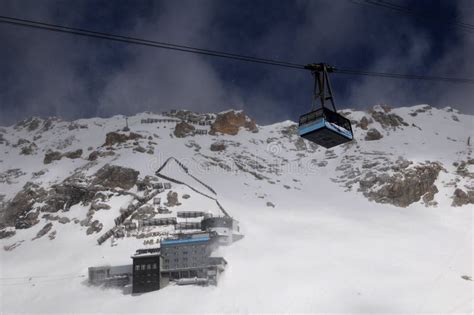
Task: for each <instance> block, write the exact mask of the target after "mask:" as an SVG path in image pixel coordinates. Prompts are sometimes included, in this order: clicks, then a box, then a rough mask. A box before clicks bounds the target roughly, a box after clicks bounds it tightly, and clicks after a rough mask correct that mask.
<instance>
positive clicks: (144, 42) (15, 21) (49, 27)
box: [0, 15, 474, 84]
mask: <svg viewBox="0 0 474 315" xmlns="http://www.w3.org/2000/svg"><path fill="white" fill-rule="evenodd" d="M0 23H6V24H12V25H17V26H23V27H29V28H35V29H41V30H46V31H52V32H58V33H68V34H74V35H79V36H84V37H92V38H100V39H106V40H110V41H115V42H122V43H128V44H135V45H141V46H147V47H154V48H162V49H169V50H175V51H181V52H188V53H194V54H200V55H207V56H212V57H220V58H227V59H234V60H239V61H245V62H253V63H260V64H266V65H272V66H279V67H285V68H292V69H298V70H307V68H306V65H304V64H297V63H291V62H286V61H280V60H273V59H268V58H259V57H253V56H247V55H240V54H235V53H228V52H222V51H217V50H210V49H202V48H196V47H191V46H185V45H177V44H172V43H167V42H160V41H154V40H148V39H141V38H136V37H130V36H123V35H115V34H110V33H104V32H97V31H91V30H86V29H80V28H73V27H67V26H62V25H57V24H50V23H44V22H38V21H32V20H26V19H19V18H14V17H8V16H2V15H0ZM333 72H334V73H337V74H345V75H364V76H373V77H383V78H391V79H406V80H425V81H440V82H448V83H455V84H474V79H468V78H453V77H438V76H421V75H410V74H399V73H385V72H371V71H363V70H354V69H344V68H341V69H338V68H334V71H333Z"/></svg>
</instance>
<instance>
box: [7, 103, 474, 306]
mask: <svg viewBox="0 0 474 315" xmlns="http://www.w3.org/2000/svg"><path fill="white" fill-rule="evenodd" d="M344 115H345V116H347V117H348V118H350V119H351V120H352V121H353V128H354V134H355V138H356V141H353V142H351V143H348V144H345V145H342V146H339V147H335V148H334V149H332V150H326V149H324V148H322V147H318V146H316V145H314V144H312V143H309V142H307V141H305V140H303V139H301V138H299V137H298V136H297V132H296V131H297V129H296V125H295V124H294V123H293V122H291V121H285V122H281V123H277V124H273V125H268V126H256V125H255V124H254V122H253V121H252V120H251V119H249V118H248V117H246V116H245V114H244V113H242V112H234V111H229V112H225V113H221V114H217V115H215V114H205V115H197V114H193V113H189V112H185V111H178V112H173V113H170V114H166V115H161V114H152V113H142V114H138V115H135V116H132V117H128V126H129V129H130V130H128V131H123V128H124V127H125V123H126V122H125V117H123V116H114V117H111V118H108V119H101V118H93V119H81V120H77V121H74V122H67V121H61V120H59V119H47V120H44V119H39V118H32V119H29V120H25V121H23V122H20V123H18V124H17V125H15V126H11V127H3V128H1V129H0V202H1V205H0V237H1V239H0V243H1V245H2V249H1V254H0V255H1V256H0V258H1V267H0V278H1V279H0V297H1V310H2V311H4V312H46V313H51V312H158V311H160V312H192V313H195V312H200V313H203V312H206V313H209V312H351V313H354V312H361V313H368V312H472V310H473V307H472V299H473V293H472V292H473V291H472V290H473V282H472V281H470V280H466V279H469V278H470V277H472V276H473V275H472V273H473V272H472V265H473V261H472V251H473V242H472V227H473V211H474V207H473V203H474V184H473V177H474V159H473V156H472V147H473V145H474V143H473V141H474V137H473V136H474V135H473V129H474V128H473V126H474V121H473V116H469V115H463V114H461V113H458V112H456V111H455V110H452V109H450V108H445V109H435V108H431V107H429V106H426V105H418V106H414V107H406V108H397V109H390V108H388V107H385V106H376V107H374V108H372V109H371V110H369V111H367V112H361V111H353V110H345V111H344ZM183 119H184V120H187V121H189V123H183V122H182V120H183ZM170 157H174V158H175V159H176V160H174V159H173V160H170V162H169V164H168V165H167V166H166V167H165V168H163V170H162V172H161V174H163V175H165V176H167V177H169V178H173V179H175V180H177V181H178V182H179V183H183V184H179V183H175V182H172V183H171V187H168V188H164V190H161V189H160V190H159V193H158V194H156V193H157V192H158V191H157V190H156V188H157V187H158V183H163V182H167V181H166V180H164V179H163V178H157V177H156V176H155V172H156V170H157V169H158V168H159V167H160V166H161V165H162V164H163V163H164V162H165V161H166V160H167V159H168V158H170ZM180 164H181V165H182V166H184V167H185V169H183V167H181V166H180ZM190 175H192V176H190ZM174 193H177V194H174ZM155 194H156V195H155ZM155 198H161V203H162V205H163V206H164V204H165V203H166V207H167V208H168V210H169V211H170V213H168V214H162V213H156V211H155V210H156V209H154V208H153V207H152V205H153V201H154V199H155ZM215 200H218V201H219V204H220V205H222V207H223V208H224V209H225V210H224V211H227V212H228V213H229V214H230V215H232V216H233V217H235V218H236V219H237V220H239V221H240V227H241V231H242V232H243V234H244V235H245V238H244V239H242V240H241V241H239V242H237V243H235V244H233V245H232V246H229V247H225V248H220V249H219V253H218V254H222V256H224V257H225V258H226V260H227V261H228V262H229V266H228V268H227V270H226V271H225V273H224V275H223V278H222V279H221V281H220V283H219V286H218V287H204V288H202V287H177V286H170V287H167V288H165V289H163V290H160V291H156V292H152V293H148V294H143V295H139V296H132V295H130V294H127V293H126V292H125V293H124V292H122V291H121V290H118V289H106V290H104V289H101V288H96V287H89V286H87V284H86V283H87V282H86V274H87V268H88V267H89V266H95V265H102V264H127V263H130V262H131V259H130V255H132V254H133V252H134V251H135V250H136V249H137V248H141V247H146V246H156V243H157V242H158V241H159V239H160V238H162V237H166V236H167V235H170V234H172V233H173V230H172V229H171V228H169V227H163V228H160V229H158V230H150V229H148V228H146V227H139V228H137V227H135V228H134V227H133V226H130V225H128V226H125V225H124V224H123V222H122V223H119V224H118V225H117V224H116V222H115V221H114V220H115V219H116V218H117V217H119V216H120V215H121V214H123V213H126V214H127V211H130V215H129V216H127V217H126V218H125V220H127V222H129V223H130V224H133V223H138V222H139V220H143V219H147V218H151V217H153V218H165V217H170V216H175V215H176V212H177V211H187V210H193V211H194V210H195V211H206V212H211V213H213V214H215V215H219V214H220V213H222V209H220V208H219V206H218V204H217V203H216V202H215ZM130 207H131V208H130ZM178 222H179V220H178ZM110 229H115V230H114V233H115V234H114V235H112V236H111V237H110V238H107V240H106V241H105V242H104V243H102V245H98V242H97V240H98V239H99V238H100V237H101V236H102V235H104V234H105V233H106V232H107V231H108V230H110ZM117 230H120V231H121V233H123V236H124V237H119V236H121V234H120V233H118V234H117ZM463 276H464V278H466V279H464V278H462V277H463ZM183 301H186V303H183Z"/></svg>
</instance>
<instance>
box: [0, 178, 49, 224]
mask: <svg viewBox="0 0 474 315" xmlns="http://www.w3.org/2000/svg"><path fill="white" fill-rule="evenodd" d="M46 195H47V193H46V191H45V190H44V189H43V188H41V187H39V186H38V185H36V184H34V183H31V182H28V183H26V184H25V186H23V190H21V191H20V192H19V193H17V194H16V196H15V197H14V198H13V200H11V201H10V202H8V203H7V205H6V207H5V209H4V210H3V211H2V212H1V213H0V227H2V226H16V227H17V228H28V227H30V226H32V225H34V224H36V222H37V219H36V218H37V215H36V217H34V215H33V216H32V215H30V216H27V212H29V211H30V210H31V208H32V207H33V205H34V203H35V202H36V201H38V202H41V201H44V199H45V197H46Z"/></svg>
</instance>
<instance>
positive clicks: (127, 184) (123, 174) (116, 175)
mask: <svg viewBox="0 0 474 315" xmlns="http://www.w3.org/2000/svg"><path fill="white" fill-rule="evenodd" d="M138 174H139V172H138V171H136V170H134V169H132V168H126V167H120V166H116V165H109V164H106V165H105V166H104V167H102V168H101V169H99V170H98V171H97V173H95V175H94V180H93V181H92V185H100V186H103V187H105V188H109V189H112V188H122V189H125V190H129V189H130V188H132V187H133V186H134V185H135V184H136V182H137V179H138Z"/></svg>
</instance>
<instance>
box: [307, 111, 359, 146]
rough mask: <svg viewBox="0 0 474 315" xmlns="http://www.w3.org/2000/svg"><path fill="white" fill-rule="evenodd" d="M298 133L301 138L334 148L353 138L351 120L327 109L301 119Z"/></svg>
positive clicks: (308, 114) (313, 112) (311, 113)
mask: <svg viewBox="0 0 474 315" xmlns="http://www.w3.org/2000/svg"><path fill="white" fill-rule="evenodd" d="M298 133H299V135H300V136H301V137H303V138H305V139H307V140H309V141H312V142H314V143H316V144H319V145H321V146H323V147H325V148H327V149H328V148H332V147H334V146H337V145H340V144H342V143H345V142H349V141H351V140H352V138H353V134H352V127H351V123H350V121H349V119H347V118H345V117H343V116H342V115H340V114H338V113H337V112H333V111H332V110H330V109H327V108H320V109H317V110H315V111H312V112H310V113H307V114H304V115H302V116H301V117H300V120H299V126H298Z"/></svg>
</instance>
